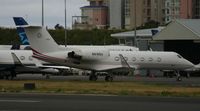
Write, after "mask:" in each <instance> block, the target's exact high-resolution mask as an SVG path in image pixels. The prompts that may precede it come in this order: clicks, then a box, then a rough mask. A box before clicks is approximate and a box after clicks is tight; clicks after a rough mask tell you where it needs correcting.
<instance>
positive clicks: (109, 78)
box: [105, 76, 113, 82]
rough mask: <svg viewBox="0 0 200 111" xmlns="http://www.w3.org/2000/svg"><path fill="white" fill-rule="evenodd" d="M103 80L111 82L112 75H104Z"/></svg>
mask: <svg viewBox="0 0 200 111" xmlns="http://www.w3.org/2000/svg"><path fill="white" fill-rule="evenodd" d="M105 81H106V82H112V81H113V77H112V76H106V77H105Z"/></svg>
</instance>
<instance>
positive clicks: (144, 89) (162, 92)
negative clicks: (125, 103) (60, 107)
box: [0, 80, 200, 97]
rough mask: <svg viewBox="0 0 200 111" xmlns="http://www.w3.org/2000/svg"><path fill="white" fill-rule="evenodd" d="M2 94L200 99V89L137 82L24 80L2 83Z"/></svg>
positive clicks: (2, 81)
mask: <svg viewBox="0 0 200 111" xmlns="http://www.w3.org/2000/svg"><path fill="white" fill-rule="evenodd" d="M0 83H1V84H0V92H13V93H20V92H28V93H29V92H30V93H34V92H37V93H64V94H109V95H141V96H181V97H188V96H189V97H200V87H181V86H169V85H152V84H151V85H150V84H144V83H137V82H85V81H51V80H27V81H26V80H23V81H19V80H18V81H17V80H16V81H6V80H1V81H0ZM24 83H35V85H36V89H35V90H24Z"/></svg>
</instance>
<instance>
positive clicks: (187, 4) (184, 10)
mask: <svg viewBox="0 0 200 111" xmlns="http://www.w3.org/2000/svg"><path fill="white" fill-rule="evenodd" d="M192 1H193V0H181V1H180V18H183V19H191V18H192V5H193V3H192Z"/></svg>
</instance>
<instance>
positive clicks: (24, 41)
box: [13, 17, 29, 45]
mask: <svg viewBox="0 0 200 111" xmlns="http://www.w3.org/2000/svg"><path fill="white" fill-rule="evenodd" d="M13 19H14V22H15V25H16V26H19V27H17V33H18V35H19V37H20V40H21V42H22V44H23V45H29V42H28V38H27V36H26V33H25V30H24V28H23V27H20V26H23V25H28V23H27V22H26V21H25V20H24V18H23V17H13Z"/></svg>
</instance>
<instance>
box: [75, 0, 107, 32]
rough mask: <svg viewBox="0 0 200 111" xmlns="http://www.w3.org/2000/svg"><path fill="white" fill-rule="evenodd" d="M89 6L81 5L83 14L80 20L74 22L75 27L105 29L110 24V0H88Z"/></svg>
mask: <svg viewBox="0 0 200 111" xmlns="http://www.w3.org/2000/svg"><path fill="white" fill-rule="evenodd" d="M88 1H89V2H90V5H89V6H84V7H81V11H82V16H80V18H81V20H80V21H79V22H74V23H73V27H74V28H78V29H83V27H84V28H86V29H93V28H98V29H104V28H106V27H107V25H108V7H107V5H108V0H88Z"/></svg>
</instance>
